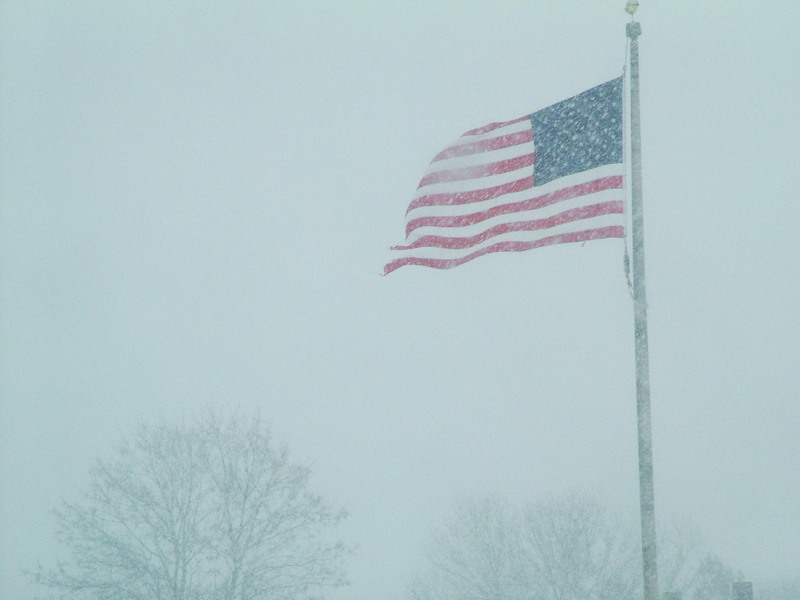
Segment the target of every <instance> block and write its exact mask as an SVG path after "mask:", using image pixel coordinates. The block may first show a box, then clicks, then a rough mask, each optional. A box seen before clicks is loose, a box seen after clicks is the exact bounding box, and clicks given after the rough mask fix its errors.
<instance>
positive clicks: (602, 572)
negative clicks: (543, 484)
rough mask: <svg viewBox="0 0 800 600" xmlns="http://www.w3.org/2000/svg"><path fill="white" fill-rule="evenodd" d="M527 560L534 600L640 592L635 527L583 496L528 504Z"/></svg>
mask: <svg viewBox="0 0 800 600" xmlns="http://www.w3.org/2000/svg"><path fill="white" fill-rule="evenodd" d="M524 517H525V521H524V532H525V545H524V547H525V557H526V562H527V563H528V564H529V569H530V588H531V591H532V593H533V594H532V595H533V597H534V598H541V599H546V600H612V599H613V600H618V599H622V598H631V597H633V596H634V594H635V593H636V590H637V587H638V578H637V577H636V576H635V565H636V560H637V556H638V548H637V546H636V544H635V543H634V539H635V538H634V537H633V535H632V533H631V530H630V528H629V527H628V526H627V525H626V524H625V523H624V521H623V520H622V518H620V517H619V516H617V515H614V514H612V513H611V511H609V510H608V509H607V508H605V507H604V506H603V505H602V504H601V503H600V502H598V501H597V500H595V499H593V498H591V497H589V496H582V495H579V494H574V493H573V494H569V495H567V496H564V497H558V498H550V499H547V500H544V501H541V502H538V503H536V504H532V505H529V506H528V507H527V508H526V509H525V513H524Z"/></svg>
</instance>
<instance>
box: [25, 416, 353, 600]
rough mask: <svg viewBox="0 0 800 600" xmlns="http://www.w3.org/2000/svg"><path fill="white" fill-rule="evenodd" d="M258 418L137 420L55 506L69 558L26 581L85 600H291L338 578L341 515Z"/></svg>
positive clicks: (59, 532)
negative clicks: (172, 422)
mask: <svg viewBox="0 0 800 600" xmlns="http://www.w3.org/2000/svg"><path fill="white" fill-rule="evenodd" d="M308 480H309V470H308V469H307V468H306V467H303V466H301V465H297V464H294V463H292V462H291V461H290V460H289V457H288V451H287V449H286V447H280V448H275V447H274V445H273V443H272V439H271V437H270V434H269V432H268V431H267V430H266V429H265V428H263V427H261V426H260V424H259V422H258V420H253V421H248V422H242V421H240V420H237V419H231V420H223V419H220V418H216V417H212V418H210V419H208V420H207V421H206V422H203V423H198V424H196V425H193V426H184V427H170V426H167V425H158V426H147V425H143V426H141V427H139V429H138V430H137V432H136V434H135V435H134V437H133V439H132V440H131V441H127V440H123V442H122V443H120V444H119V446H118V447H117V449H116V456H115V458H114V459H113V460H110V461H104V460H98V461H97V462H96V464H95V466H94V468H93V469H92V471H91V484H90V487H89V490H88V492H87V493H86V494H85V495H84V497H83V498H82V500H80V501H78V502H65V503H64V504H63V505H62V507H61V508H60V509H59V510H57V511H56V513H55V514H56V518H57V523H58V529H57V539H58V541H59V542H60V543H61V544H62V545H63V546H64V547H65V549H66V551H67V553H68V557H69V558H68V559H67V560H65V561H64V562H61V563H59V564H58V565H57V566H56V567H55V568H53V569H42V568H39V569H38V570H37V571H36V572H35V573H34V574H33V577H34V579H35V580H36V581H37V582H39V583H41V584H44V585H46V586H49V587H50V588H53V589H55V590H58V591H60V592H62V593H64V594H66V597H68V598H81V599H87V600H89V599H91V600H106V599H108V600H112V599H113V600H189V599H191V600H258V599H261V598H270V599H276V600H295V599H300V598H307V597H309V594H311V593H313V592H314V591H318V590H320V589H322V588H325V587H328V586H338V585H343V584H345V583H346V582H345V579H344V576H343V572H342V569H341V565H340V562H341V558H342V555H343V553H344V551H345V548H344V547H343V545H342V544H341V543H340V542H337V541H335V540H332V539H330V536H331V529H332V528H333V526H335V525H336V524H337V523H339V522H340V521H341V519H343V518H344V516H345V513H344V512H343V511H341V510H333V509H331V508H329V507H328V506H327V505H326V504H325V503H324V502H323V501H322V499H321V498H320V497H319V496H317V495H315V494H313V493H311V492H310V490H309V489H308Z"/></svg>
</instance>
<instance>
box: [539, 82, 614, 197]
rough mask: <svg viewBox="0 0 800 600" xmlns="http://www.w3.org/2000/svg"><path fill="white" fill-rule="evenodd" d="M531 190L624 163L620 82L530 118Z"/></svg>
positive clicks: (561, 103)
mask: <svg viewBox="0 0 800 600" xmlns="http://www.w3.org/2000/svg"><path fill="white" fill-rule="evenodd" d="M531 126H532V127H533V143H534V145H535V148H536V150H535V153H536V159H535V162H534V165H533V184H534V185H535V186H539V185H543V184H545V183H547V182H548V181H552V180H554V179H558V178H559V177H564V176H565V175H572V174H573V173H580V172H582V171H588V170H589V169H593V168H595V167H599V166H602V165H609V164H612V163H621V162H622V77H619V78H617V79H612V80H611V81H608V82H606V83H603V84H601V85H598V86H597V87H593V88H592V89H590V90H586V91H585V92H582V93H580V94H578V95H577V96H573V97H572V98H568V99H566V100H562V101H561V102H558V103H556V104H553V105H552V106H548V107H547V108H544V109H542V110H540V111H537V112H535V113H533V114H532V115H531Z"/></svg>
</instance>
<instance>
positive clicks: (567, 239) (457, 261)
mask: <svg viewBox="0 0 800 600" xmlns="http://www.w3.org/2000/svg"><path fill="white" fill-rule="evenodd" d="M623 229H624V228H623V227H622V225H610V226H608V227H600V228H598V229H589V230H586V231H576V232H574V233H562V234H559V235H551V236H549V237H546V238H542V239H540V240H536V241H533V242H498V243H497V244H492V245H491V246H487V247H486V248H481V249H480V250H476V251H475V252H472V253H471V254H467V255H466V256H462V257H460V258H452V259H441V258H420V257H414V256H409V257H405V258H398V259H395V260H393V261H391V262H390V263H388V264H387V265H386V266H385V267H384V268H383V274H384V275H388V274H389V273H391V272H392V271H396V270H397V269H399V268H400V267H404V266H406V265H419V266H423V267H431V268H434V269H452V268H453V267H457V266H459V265H463V264H464V263H466V262H469V261H471V260H474V259H476V258H478V257H480V256H484V255H485V254H492V253H494V252H523V251H525V250H533V249H534V248H541V247H542V246H551V245H554V244H566V243H571V242H585V241H588V240H599V239H603V238H621V237H623V234H624V231H623Z"/></svg>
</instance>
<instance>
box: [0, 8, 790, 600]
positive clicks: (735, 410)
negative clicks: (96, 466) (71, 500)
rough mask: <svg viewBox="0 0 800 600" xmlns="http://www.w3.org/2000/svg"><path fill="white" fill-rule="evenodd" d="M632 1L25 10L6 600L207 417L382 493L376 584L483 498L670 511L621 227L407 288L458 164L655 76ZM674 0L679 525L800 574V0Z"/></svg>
mask: <svg viewBox="0 0 800 600" xmlns="http://www.w3.org/2000/svg"><path fill="white" fill-rule="evenodd" d="M500 4H502V6H498V5H500ZM624 4H625V2H624V1H623V0H603V1H599V2H598V1H594V2H577V1H573V2H569V1H567V2H564V1H558V2H556V1H553V2H545V1H541V0H535V1H526V2H522V1H509V2H503V3H498V2H490V1H477V0H476V1H459V2H455V1H437V2H403V1H397V2H382V1H377V0H375V1H372V2H366V1H365V2H309V1H298V2H294V3H291V4H290V3H284V2H277V1H263V2H218V3H209V2H188V1H187V2H155V1H152V2H135V3H134V2H127V3H122V2H113V3H112V2H81V3H66V2H38V1H25V2H22V1H15V0H9V1H6V2H3V3H2V5H0V127H1V129H0V186H2V187H1V188H0V191H1V192H2V193H1V197H2V231H1V236H0V237H1V239H0V244H1V245H2V246H0V250H1V251H2V280H1V281H0V298H1V299H2V304H1V305H0V309H1V310H2V331H1V333H2V363H1V365H0V367H1V369H2V371H1V372H0V379H1V380H0V385H1V386H2V387H1V388H0V391H1V393H2V397H1V398H0V434H1V436H0V482H1V483H0V486H1V487H0V597H3V598H15V599H17V598H19V599H22V598H31V597H32V596H33V594H34V591H35V590H34V588H33V587H32V586H31V585H30V584H29V583H27V580H26V578H25V577H24V576H23V575H22V574H21V573H20V570H21V569H24V568H30V567H32V566H34V565H35V564H36V562H37V561H38V560H42V561H45V562H47V561H49V560H52V558H53V556H54V548H53V544H52V540H53V528H54V523H53V521H52V518H51V515H50V513H49V512H48V511H49V510H50V509H51V508H52V507H54V506H55V505H56V504H57V503H58V501H59V499H60V498H62V497H71V496H73V495H75V494H77V493H79V492H80V491H81V490H82V489H83V487H84V486H85V484H86V482H87V470H88V467H89V465H90V463H91V460H92V459H93V458H94V457H95V456H98V455H107V453H108V452H109V449H110V448H111V446H112V445H113V444H114V442H115V440H117V439H118V438H119V436H120V435H122V434H125V433H127V432H130V431H131V429H132V426H133V424H134V423H135V422H137V421H140V420H146V421H153V420H160V419H167V420H177V419H184V418H190V417H192V416H193V415H195V414H199V413H201V412H202V411H203V410H206V409H207V408H208V407H222V408H235V407H238V408H241V409H244V410H247V411H250V410H258V411H260V413H261V415H262V416H263V417H264V418H265V419H266V420H267V421H269V422H270V423H271V425H272V428H273V431H274V432H275V434H276V435H277V436H278V437H279V438H280V439H284V440H286V441H288V442H289V444H290V445H291V447H292V449H293V452H294V455H295V457H296V458H297V459H299V460H301V461H304V462H308V463H309V464H311V465H312V466H313V469H314V478H313V483H314V485H315V487H316V489H317V490H318V491H319V492H320V493H322V494H323V495H325V496H326V497H328V498H329V499H330V500H331V501H333V502H335V503H339V504H344V505H345V506H347V507H348V508H349V510H350V513H351V517H350V519H349V520H348V522H347V524H346V525H345V526H344V527H343V529H342V535H343V536H344V537H345V538H346V539H347V540H348V541H350V542H351V543H353V544H354V545H356V546H357V547H358V548H359V552H358V553H357V554H356V555H355V556H354V557H353V559H352V560H351V563H350V566H349V573H350V576H351V579H352V580H353V586H352V588H351V589H350V590H348V591H346V592H344V593H343V594H342V595H341V596H342V597H346V598H352V599H353V600H372V599H374V598H388V599H390V600H394V599H399V598H401V596H402V594H403V592H404V588H405V586H406V584H407V583H408V581H409V579H410V578H411V576H412V575H413V573H414V571H415V570H416V569H417V568H418V567H419V566H420V565H421V564H422V563H423V561H424V555H423V553H422V550H423V547H424V545H425V544H426V543H427V541H428V539H429V536H430V534H431V531H432V529H433V528H434V527H435V526H436V524H437V523H438V522H439V521H440V520H441V518H442V517H443V516H444V515H446V514H447V512H448V510H449V509H450V508H451V507H452V505H453V502H454V500H455V499H456V498H458V497H459V496H461V495H464V494H483V493H491V494H494V495H498V496H505V497H508V498H511V499H512V500H514V501H525V500H528V499H536V498H538V497H540V496H541V495H543V494H548V493H558V492H562V491H566V490H571V489H573V488H584V489H592V490H594V491H596V492H598V493H599V494H600V495H601V496H603V497H605V498H607V499H608V501H609V502H611V503H613V504H615V505H616V506H619V507H621V508H622V509H623V510H627V511H629V512H631V514H636V511H637V510H638V509H637V507H638V479H637V477H638V473H637V467H636V430H635V427H636V423H635V396H634V372H633V337H632V336H633V334H632V306H631V300H630V298H629V296H628V293H627V290H626V286H625V281H624V277H623V275H622V269H621V261H622V259H621V257H622V242H621V241H620V240H600V241H597V242H593V243H587V244H586V245H583V246H581V245H577V244H576V245H565V246H556V247H548V248H543V249H539V250H535V251H531V252H527V253H520V254H513V255H512V254H506V255H492V256H487V257H484V258H481V259H479V260H476V261H474V262H472V263H469V264H467V265H464V266H462V267H459V268H457V269H455V270H452V271H448V272H439V271H433V270H428V269H424V268H418V267H408V268H404V269H401V270H400V271H398V272H396V273H393V274H392V275H390V276H388V277H380V276H379V275H378V273H380V271H381V269H382V265H383V262H384V261H385V260H386V259H387V258H388V253H387V251H386V250H387V248H388V247H389V246H390V245H392V244H395V243H399V242H401V241H402V237H403V227H404V220H403V216H404V212H405V208H406V206H407V204H408V202H409V200H410V199H411V197H412V196H413V193H414V190H415V188H416V185H417V183H418V181H419V178H420V177H421V176H422V174H423V172H424V170H425V167H426V165H427V163H428V161H429V160H430V158H431V157H432V156H433V155H434V154H436V153H437V152H438V151H439V150H441V149H442V148H443V147H444V146H446V145H447V144H448V143H449V142H450V141H451V140H453V139H454V138H455V137H457V136H458V135H460V134H461V133H462V132H464V131H466V130H468V129H471V128H473V127H477V126H480V125H483V124H485V123H487V122H490V121H498V120H505V119H511V118H515V117H519V116H521V115H524V114H526V113H528V112H531V111H533V110H536V109H539V108H542V107H544V106H547V105H549V104H551V103H553V102H555V101H558V100H560V99H563V98H566V97H568V96H571V95H573V94H576V93H578V92H580V91H583V90H584V89H587V88H589V87H591V86H594V85H596V84H598V83H601V82H603V81H606V80H608V79H611V78H613V77H616V76H618V75H619V74H620V73H621V71H622V66H623V63H624V59H625V43H626V39H625V34H624V29H625V22H626V19H627V16H626V15H625V13H624V11H623V7H624ZM641 4H642V7H641V9H640V11H639V13H638V15H637V16H638V17H639V20H640V21H641V22H642V27H643V34H642V37H641V39H640V51H641V60H642V64H641V69H642V82H641V86H642V118H643V131H642V135H643V162H644V197H645V236H646V249H647V277H648V279H647V286H648V300H649V317H650V321H649V326H650V352H651V356H650V359H651V374H652V402H653V428H654V458H655V486H656V505H657V518H658V520H659V522H660V523H668V522H669V521H670V520H671V519H673V518H676V517H685V518H689V519H692V520H693V521H695V522H696V523H697V524H699V525H700V526H701V527H702V528H703V530H704V531H705V533H706V535H707V539H708V542H709V545H710V546H711V547H712V548H713V549H715V550H716V551H717V552H718V553H719V554H720V555H721V556H722V557H723V558H724V559H725V560H727V561H728V562H730V563H731V564H732V565H733V566H734V567H736V568H739V569H741V570H742V571H743V572H744V573H745V575H746V576H747V577H749V578H751V579H755V580H756V581H758V580H760V579H762V580H763V579H766V578H774V577H779V576H783V575H786V576H798V575H800V543H798V540H800V436H799V435H798V431H800V402H798V390H800V368H798V357H799V356H800V351H799V350H800V348H799V346H800V343H798V338H799V337H800V316H798V296H800V283H798V282H799V281H800V236H798V234H797V226H798V222H800V204H799V203H798V199H800V169H798V168H797V154H798V153H797V138H798V133H800V117H798V115H799V114H800V112H798V110H797V102H798V100H797V99H798V97H800V81H799V77H798V73H800V60H798V56H800V53H799V52H798V42H797V40H798V39H800V35H798V34H800V4H798V3H797V2H795V1H794V0H785V1H779V0H771V1H770V0H767V1H764V2H729V1H723V0H717V1H710V0H709V1H707V2H689V1H680V0H679V1H670V2H665V1H663V0H662V1H657V0H642V2H641Z"/></svg>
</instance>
